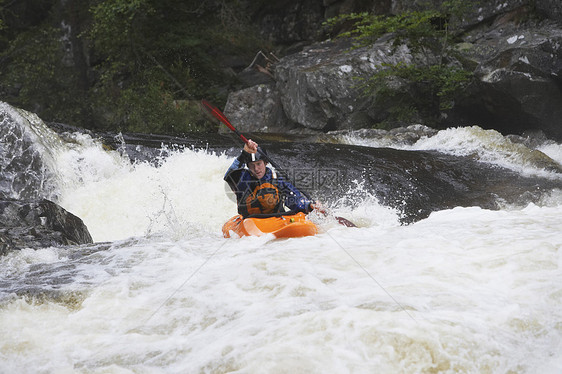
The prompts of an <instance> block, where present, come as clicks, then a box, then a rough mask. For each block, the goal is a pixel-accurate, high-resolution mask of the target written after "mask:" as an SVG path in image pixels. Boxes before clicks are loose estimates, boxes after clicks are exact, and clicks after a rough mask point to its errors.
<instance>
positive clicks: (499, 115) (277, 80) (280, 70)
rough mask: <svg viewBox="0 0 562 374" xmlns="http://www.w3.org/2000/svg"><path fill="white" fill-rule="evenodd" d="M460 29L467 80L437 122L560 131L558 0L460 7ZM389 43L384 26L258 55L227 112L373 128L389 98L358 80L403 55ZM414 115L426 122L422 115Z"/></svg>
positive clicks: (561, 16)
mask: <svg viewBox="0 0 562 374" xmlns="http://www.w3.org/2000/svg"><path fill="white" fill-rule="evenodd" d="M335 3H337V2H335ZM379 3H381V2H379V1H373V2H372V4H371V7H372V8H373V9H377V7H378V9H381V7H380V4H379ZM391 3H392V4H391V5H392V6H391V7H390V8H389V9H387V10H388V11H390V12H397V11H400V10H407V8H408V5H404V4H403V3H408V2H395V1H392V2H391ZM399 3H400V4H399ZM459 37H460V39H459V41H458V43H457V48H458V50H459V51H461V52H462V56H463V59H464V63H465V64H468V65H470V66H472V72H473V74H474V78H475V79H474V82H473V83H472V84H471V85H470V86H469V87H468V88H467V92H465V93H464V95H463V96H464V98H463V100H462V101H458V102H455V103H454V106H453V108H451V109H450V110H448V111H446V112H444V113H442V118H441V119H440V123H439V125H438V126H439V127H443V128H444V127H450V126H464V125H472V124H477V125H479V126H481V127H483V128H493V129H497V130H499V131H501V132H502V133H504V134H521V133H524V132H525V131H529V130H531V131H542V132H544V133H545V134H546V135H547V136H548V137H551V138H553V139H557V140H559V139H562V106H561V105H560V103H561V102H562V90H561V83H562V82H561V80H560V77H561V76H562V11H561V9H560V5H559V3H558V2H554V1H536V2H535V1H525V0H518V1H513V2H503V1H491V2H489V3H488V4H487V5H485V6H481V7H475V8H474V9H473V11H472V13H470V14H469V15H467V17H466V19H465V20H464V23H463V25H462V32H461V33H460V35H459ZM391 42H392V35H387V36H386V37H384V38H381V39H380V40H379V41H377V42H375V43H374V44H372V45H370V46H367V47H362V48H358V49H352V50H351V49H350V41H348V40H328V41H323V42H319V43H315V44H312V45H309V46H307V47H305V48H304V49H303V50H302V51H300V52H298V53H293V54H290V55H287V56H285V57H283V58H281V59H280V60H278V61H275V60H272V59H270V61H269V64H270V65H269V69H268V70H266V71H264V70H263V66H262V65H264V66H265V65H266V62H262V65H260V64H256V66H253V67H252V68H251V69H250V70H246V71H244V72H243V73H241V74H240V77H241V78H243V79H246V77H247V76H249V75H250V73H251V72H252V71H253V74H254V76H256V75H261V76H262V79H261V81H259V80H257V79H254V80H249V79H247V82H248V86H247V87H244V88H243V89H241V90H238V91H236V92H232V93H231V94H230V96H229V99H228V102H227V104H226V108H225V114H226V115H227V116H228V117H229V118H231V119H232V121H233V122H234V123H237V124H238V126H239V128H240V129H241V130H244V131H262V132H284V131H292V132H308V133H310V132H327V131H330V130H342V129H357V128H370V127H377V126H378V124H380V123H381V122H383V121H384V120H385V119H386V118H387V116H388V110H389V106H388V105H389V104H388V103H384V102H383V101H377V98H376V97H372V96H371V97H366V96H364V95H362V93H361V90H360V88H359V87H358V85H357V79H358V78H366V77H369V76H370V75H372V74H373V72H374V71H376V69H378V67H379V66H380V65H381V64H384V63H396V62H406V63H407V62H409V61H410V60H411V54H410V51H409V50H408V49H407V48H405V47H403V48H399V49H398V50H397V52H396V53H391V51H390V47H389V44H390V43H391ZM252 69H253V70H252ZM256 82H258V83H257V84H254V83H256ZM405 91H408V90H407V89H406V90H405ZM419 122H420V123H422V124H425V123H424V118H420V121H419ZM402 125H403V124H402Z"/></svg>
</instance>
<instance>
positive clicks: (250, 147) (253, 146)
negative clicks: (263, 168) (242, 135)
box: [244, 139, 258, 153]
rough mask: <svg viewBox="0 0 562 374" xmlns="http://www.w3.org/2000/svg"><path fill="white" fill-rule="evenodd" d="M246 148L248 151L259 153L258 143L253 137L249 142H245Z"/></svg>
mask: <svg viewBox="0 0 562 374" xmlns="http://www.w3.org/2000/svg"><path fill="white" fill-rule="evenodd" d="M244 150H245V151H246V152H248V153H257V152H258V143H256V142H255V141H253V140H252V139H248V143H246V144H244Z"/></svg>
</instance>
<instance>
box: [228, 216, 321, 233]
mask: <svg viewBox="0 0 562 374" xmlns="http://www.w3.org/2000/svg"><path fill="white" fill-rule="evenodd" d="M232 232H234V233H235V234H237V235H238V236H240V237H241V236H250V235H253V236H261V235H265V234H273V235H275V237H276V238H297V237H301V236H311V235H316V234H317V233H318V228H317V227H316V225H315V224H314V223H313V222H311V221H310V220H309V219H308V218H307V217H306V214H304V213H300V212H299V213H297V214H291V215H284V216H283V215H280V216H274V217H267V218H261V217H260V218H257V217H248V218H246V219H244V218H242V216H241V215H237V216H234V217H232V218H231V219H229V220H228V221H227V222H226V223H225V224H224V225H223V227H222V233H223V235H224V237H225V238H230V236H231V233H232Z"/></svg>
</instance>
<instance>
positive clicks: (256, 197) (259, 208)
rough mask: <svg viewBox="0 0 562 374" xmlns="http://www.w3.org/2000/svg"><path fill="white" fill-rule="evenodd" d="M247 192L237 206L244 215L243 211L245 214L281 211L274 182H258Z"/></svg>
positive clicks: (279, 199)
mask: <svg viewBox="0 0 562 374" xmlns="http://www.w3.org/2000/svg"><path fill="white" fill-rule="evenodd" d="M248 192H249V193H246V194H245V195H244V197H243V199H242V201H240V202H239V208H242V210H243V211H244V212H242V215H246V214H244V213H247V215H252V214H270V213H277V212H280V211H282V207H281V196H280V193H279V189H278V188H277V186H276V185H275V184H272V183H269V182H265V183H259V184H258V185H257V186H255V187H254V188H253V190H248ZM239 210H240V209H239Z"/></svg>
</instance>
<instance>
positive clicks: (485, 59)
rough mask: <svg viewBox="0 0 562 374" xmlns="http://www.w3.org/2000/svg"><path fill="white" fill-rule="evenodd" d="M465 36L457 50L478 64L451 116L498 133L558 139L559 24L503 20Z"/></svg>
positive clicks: (561, 99)
mask: <svg viewBox="0 0 562 374" xmlns="http://www.w3.org/2000/svg"><path fill="white" fill-rule="evenodd" d="M467 40H473V41H474V43H473V44H465V45H464V46H463V48H465V52H466V53H467V55H468V56H470V58H472V59H473V61H474V62H476V63H477V64H478V67H477V69H476V70H475V75H476V77H477V78H478V82H477V84H476V85H475V86H474V87H472V88H471V91H470V95H468V97H467V99H466V100H464V101H463V102H459V103H458V105H457V107H456V114H461V115H464V116H465V118H466V119H467V120H468V121H471V122H476V123H479V124H482V125H483V126H484V127H488V128H494V129H497V130H499V131H501V132H503V133H509V134H514V133H516V134H520V133H522V132H524V131H525V130H529V129H534V130H542V131H544V132H545V134H547V136H549V137H552V138H555V139H562V106H561V105H560V103H562V90H561V83H562V82H561V80H560V76H561V75H562V28H560V27H559V26H558V25H556V24H554V23H552V22H542V23H540V24H537V25H532V26H530V25H525V26H523V25H518V24H516V23H515V22H512V21H508V22H506V21H505V19H504V20H498V21H497V22H496V26H495V27H493V28H491V29H487V30H486V32H484V33H476V34H471V35H469V36H468V37H467Z"/></svg>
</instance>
